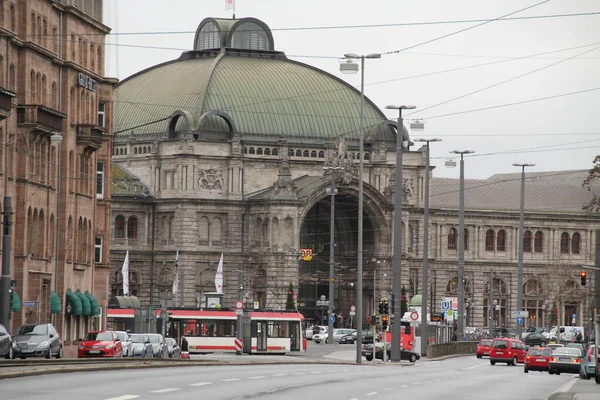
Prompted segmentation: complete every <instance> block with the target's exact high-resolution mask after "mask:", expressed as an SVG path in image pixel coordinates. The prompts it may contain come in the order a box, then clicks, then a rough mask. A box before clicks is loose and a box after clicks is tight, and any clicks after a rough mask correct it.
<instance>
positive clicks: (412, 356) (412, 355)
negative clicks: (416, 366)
mask: <svg viewBox="0 0 600 400" xmlns="http://www.w3.org/2000/svg"><path fill="white" fill-rule="evenodd" d="M408 361H410V362H411V363H414V362H415V361H417V356H416V355H414V354H411V355H410V358H409V359H408Z"/></svg>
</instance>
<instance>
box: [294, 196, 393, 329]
mask: <svg viewBox="0 0 600 400" xmlns="http://www.w3.org/2000/svg"><path fill="white" fill-rule="evenodd" d="M365 186H366V185H365ZM324 187H326V186H324ZM324 187H323V189H321V191H320V193H325V189H324ZM345 189H347V190H344V188H338V194H337V195H336V197H335V211H334V218H335V227H334V235H335V240H334V246H335V249H334V260H335V261H334V281H333V285H334V298H333V299H329V284H330V282H329V268H330V232H331V230H330V225H331V201H330V200H331V198H330V196H327V197H321V199H319V200H316V201H315V202H314V204H313V205H312V206H311V207H310V209H309V210H308V212H307V213H306V214H305V215H304V219H303V221H302V225H301V228H300V240H299V242H300V248H301V249H311V250H312V255H313V256H312V260H310V261H306V260H300V261H299V279H298V282H299V285H298V297H297V304H298V310H299V311H300V312H301V313H302V314H304V316H305V317H306V320H307V321H308V322H309V323H311V322H315V323H318V324H320V325H327V314H328V306H327V303H325V304H323V303H322V302H321V301H319V300H320V299H321V297H322V296H325V298H326V301H333V307H334V311H335V314H336V316H338V317H337V319H336V322H335V325H336V326H350V325H351V320H352V319H353V318H352V319H351V318H350V315H349V313H350V307H351V306H352V305H356V280H357V264H358V260H357V256H358V252H357V250H358V249H357V247H358V246H357V243H358V218H357V217H358V197H357V196H356V193H354V192H353V190H352V188H345ZM318 191H319V189H317V190H315V192H318ZM364 199H365V202H364V212H363V216H364V218H363V311H364V312H365V313H366V312H369V311H370V310H371V308H372V305H371V302H372V299H373V296H375V295H374V291H375V288H377V290H381V288H383V284H382V283H381V281H377V277H378V276H379V275H381V274H380V273H379V272H377V273H375V270H376V269H377V268H378V265H379V268H381V267H380V266H381V265H382V264H381V263H379V264H378V263H376V262H372V261H373V260H374V259H383V257H385V256H384V252H385V251H386V250H387V248H386V247H385V246H384V244H386V243H389V237H388V234H387V233H386V231H387V230H386V226H387V222H386V221H385V219H384V217H383V213H382V212H381V211H380V207H379V206H378V205H377V203H376V202H375V201H373V200H372V199H371V200H370V201H368V200H367V194H365V197H364ZM378 200H379V199H378ZM369 203H370V206H369ZM387 264H389V263H387ZM364 315H366V314H364ZM352 322H353V321H352ZM353 325H354V326H356V322H353Z"/></svg>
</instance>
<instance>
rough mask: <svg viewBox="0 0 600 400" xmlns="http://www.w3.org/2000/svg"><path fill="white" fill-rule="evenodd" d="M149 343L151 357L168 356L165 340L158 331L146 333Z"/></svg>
mask: <svg viewBox="0 0 600 400" xmlns="http://www.w3.org/2000/svg"><path fill="white" fill-rule="evenodd" d="M148 337H149V338H150V343H152V357H154V358H168V357H169V351H168V349H167V342H166V341H165V338H164V336H163V335H161V334H160V333H148Z"/></svg>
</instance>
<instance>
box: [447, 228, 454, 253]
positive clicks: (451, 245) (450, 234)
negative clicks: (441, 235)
mask: <svg viewBox="0 0 600 400" xmlns="http://www.w3.org/2000/svg"><path fill="white" fill-rule="evenodd" d="M448 248H449V249H456V229H455V228H450V231H449V232H448Z"/></svg>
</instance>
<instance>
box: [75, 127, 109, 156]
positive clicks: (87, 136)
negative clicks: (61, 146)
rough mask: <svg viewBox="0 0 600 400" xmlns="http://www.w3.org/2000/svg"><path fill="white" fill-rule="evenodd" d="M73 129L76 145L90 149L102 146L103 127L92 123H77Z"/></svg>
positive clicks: (93, 149) (103, 138)
mask: <svg viewBox="0 0 600 400" xmlns="http://www.w3.org/2000/svg"><path fill="white" fill-rule="evenodd" d="M75 129H76V132H77V145H78V146H84V147H86V148H87V149H88V150H91V151H96V150H98V149H99V148H100V147H102V142H103V141H104V140H105V137H104V129H102V128H101V127H99V126H96V125H92V124H78V125H75Z"/></svg>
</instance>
